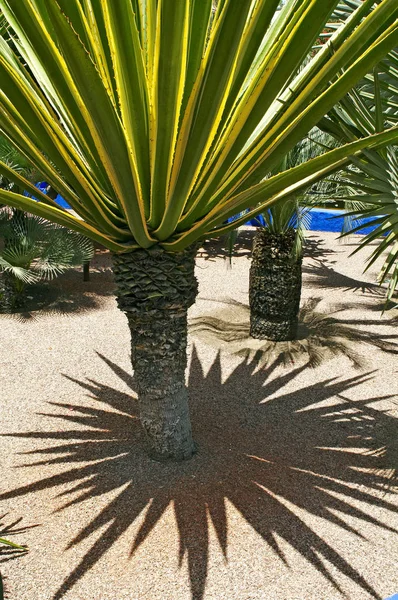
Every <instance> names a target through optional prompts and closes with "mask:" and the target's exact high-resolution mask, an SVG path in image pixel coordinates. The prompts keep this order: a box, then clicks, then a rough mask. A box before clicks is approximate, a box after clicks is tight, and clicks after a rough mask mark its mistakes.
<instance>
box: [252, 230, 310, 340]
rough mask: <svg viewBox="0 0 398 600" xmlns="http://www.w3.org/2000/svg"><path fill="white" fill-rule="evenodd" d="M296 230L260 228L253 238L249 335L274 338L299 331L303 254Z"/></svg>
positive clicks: (262, 338)
mask: <svg viewBox="0 0 398 600" xmlns="http://www.w3.org/2000/svg"><path fill="white" fill-rule="evenodd" d="M295 235H296V234H295V231H294V230H289V231H287V232H286V233H282V234H274V233H271V232H269V231H268V230H267V229H261V230H259V232H258V233H257V235H256V236H255V238H254V242H253V251H252V263H251V268H250V284H249V301H250V335H251V336H252V337H254V338H257V339H260V340H264V339H268V340H272V341H282V340H293V339H295V337H296V335H297V326H298V312H299V307H300V296H301V263H302V255H300V256H295V253H294V244H295Z"/></svg>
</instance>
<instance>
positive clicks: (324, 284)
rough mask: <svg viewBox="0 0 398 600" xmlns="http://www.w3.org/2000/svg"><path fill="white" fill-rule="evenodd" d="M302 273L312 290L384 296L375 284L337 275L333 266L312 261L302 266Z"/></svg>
mask: <svg viewBox="0 0 398 600" xmlns="http://www.w3.org/2000/svg"><path fill="white" fill-rule="evenodd" d="M303 273H304V274H305V275H309V276H310V279H309V284H310V285H311V287H312V288H314V289H331V288H333V289H336V288H339V289H342V290H344V291H353V292H362V293H363V294H367V295H369V296H370V295H371V296H383V295H385V289H383V288H382V287H381V286H380V285H378V284H377V283H370V282H369V281H364V280H360V279H354V278H352V277H349V276H348V275H344V273H339V272H338V271H336V270H335V269H334V268H333V266H331V265H326V264H325V263H324V262H322V261H320V260H318V259H314V263H312V264H308V265H304V266H303Z"/></svg>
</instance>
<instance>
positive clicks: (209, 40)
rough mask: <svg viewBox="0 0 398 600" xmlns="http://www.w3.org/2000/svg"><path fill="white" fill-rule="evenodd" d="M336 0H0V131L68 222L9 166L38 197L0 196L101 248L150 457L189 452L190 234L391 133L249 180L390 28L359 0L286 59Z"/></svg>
mask: <svg viewBox="0 0 398 600" xmlns="http://www.w3.org/2000/svg"><path fill="white" fill-rule="evenodd" d="M337 4H338V2H337V0H287V1H286V2H285V3H284V5H283V8H282V9H281V10H278V5H279V0H240V1H239V2H237V1H236V0H221V1H219V2H218V6H217V9H216V11H215V13H213V8H212V0H185V1H181V2H175V0H118V1H117V2H115V1H114V0H57V1H56V0H17V1H15V0H0V7H1V9H2V11H3V14H4V16H5V18H6V20H7V23H8V25H9V35H11V36H12V40H13V44H14V45H15V47H16V48H17V49H18V52H20V54H21V56H22V57H23V61H24V63H26V67H25V66H24V65H23V64H22V63H21V61H19V60H18V58H17V56H16V54H15V53H14V52H13V51H12V48H11V46H10V45H9V44H8V43H7V42H6V41H4V40H3V39H1V38H0V69H1V71H0V75H1V81H2V92H1V116H0V119H1V121H0V126H1V129H2V131H3V132H4V134H5V135H6V136H7V137H8V139H10V140H11V141H12V142H13V143H14V144H15V145H16V147H17V148H18V149H19V150H20V151H21V152H22V153H23V154H24V155H25V156H26V157H27V158H28V159H29V160H30V161H31V163H32V164H33V165H34V166H35V167H36V168H38V169H39V171H40V172H41V173H42V179H43V180H45V181H47V182H48V183H49V184H50V185H51V186H52V187H53V188H54V189H55V190H57V192H58V193H60V194H61V195H62V196H63V197H64V198H65V200H66V201H67V202H68V203H69V205H70V206H71V207H72V209H73V210H74V211H75V212H76V213H77V215H79V217H80V218H78V217H75V216H73V215H71V214H68V213H66V212H65V211H63V210H62V209H60V208H59V207H58V206H57V205H56V204H55V203H54V202H53V201H52V200H51V199H50V198H49V197H47V196H46V195H45V194H40V193H38V192H37V190H36V188H33V187H32V186H31V184H30V183H29V182H28V181H26V180H24V179H23V178H22V177H20V176H19V175H18V173H16V172H14V171H13V170H12V169H10V168H9V167H8V166H7V165H1V172H2V173H3V174H4V175H5V176H7V177H10V179H13V180H14V181H17V182H18V183H20V184H21V185H22V186H23V187H24V188H25V190H26V191H27V192H29V193H32V194H34V195H35V196H36V197H37V198H38V199H39V202H37V203H36V202H34V201H32V200H31V199H28V198H26V197H25V196H23V195H20V194H16V193H13V192H12V191H7V190H2V191H1V192H0V201H2V202H5V203H7V204H9V205H10V206H14V207H18V208H20V209H23V210H29V211H30V212H32V213H34V214H36V215H38V216H40V217H44V218H47V219H52V220H53V221H54V222H56V223H58V224H60V225H64V226H67V227H69V228H71V229H75V230H76V231H78V232H79V233H83V234H85V235H87V236H88V237H91V238H92V239H94V240H96V241H98V242H100V243H101V244H103V245H105V246H107V247H108V248H109V249H110V250H111V251H112V253H113V263H114V272H115V277H116V282H117V288H118V289H117V298H118V304H119V307H120V308H121V309H122V310H123V311H125V313H126V315H127V318H128V322H129V326H130V329H131V337H132V362H133V366H134V370H135V378H136V382H137V388H138V395H139V403H140V415H141V422H142V425H143V428H144V430H145V432H146V436H147V440H148V443H149V447H150V450H151V453H152V455H154V456H156V457H159V458H168V457H172V458H174V459H183V458H188V457H190V456H191V455H192V453H193V452H194V443H193V440H192V433H191V425H190V420H189V413H188V404H187V391H186V388H185V368H186V337H187V320H186V314H187V309H188V307H189V306H190V304H192V303H193V302H194V300H195V296H196V293H197V284H196V280H195V277H194V256H195V250H196V244H197V242H198V241H199V240H201V239H204V238H205V237H209V236H218V235H220V234H222V233H224V232H227V231H229V230H231V229H232V228H233V227H234V226H235V224H234V225H231V224H225V221H226V219H228V218H229V217H230V216H232V215H234V214H237V213H239V212H240V211H242V210H244V209H245V208H247V207H250V206H254V207H255V208H254V209H253V210H252V211H251V214H253V215H255V214H258V213H259V212H261V211H263V210H264V209H265V208H266V207H268V206H269V205H271V204H272V203H273V202H274V201H276V200H277V199H281V198H284V197H290V196H291V195H292V193H294V192H296V191H297V190H300V189H301V188H303V187H307V186H308V185H310V184H311V182H313V181H316V180H317V179H318V178H319V177H321V176H324V175H325V174H326V173H328V172H330V171H333V170H336V169H337V168H338V167H339V166H341V165H343V164H345V163H346V161H347V157H348V156H349V155H352V154H356V153H358V152H360V151H361V150H362V149H363V148H364V147H366V146H371V147H378V146H379V145H384V144H386V143H391V142H392V141H393V140H395V139H396V138H397V130H393V131H389V132H383V133H381V134H378V135H375V136H374V137H373V138H372V139H369V140H360V141H357V142H355V143H354V144H350V145H349V146H347V147H345V148H343V149H340V148H339V149H337V150H334V151H333V152H330V153H326V154H324V155H323V156H321V157H319V158H317V159H315V160H312V161H308V162H307V163H305V164H302V165H300V166H298V167H296V168H294V169H290V170H289V171H286V172H284V173H281V174H277V175H275V176H273V177H269V178H268V179H266V180H265V181H262V180H263V179H264V177H265V176H266V175H267V174H269V173H270V172H271V171H272V169H273V168H274V167H275V165H277V164H278V163H279V162H280V161H281V159H282V158H283V156H284V155H285V154H286V153H287V152H288V151H289V150H290V149H291V148H292V147H293V146H294V145H295V144H296V143H297V142H298V141H299V140H300V139H302V137H303V136H304V135H305V134H306V133H307V132H308V131H309V130H310V129H311V128H312V127H313V126H314V125H315V124H316V123H317V121H318V120H319V119H320V118H321V117H322V116H323V115H324V114H325V113H326V112H327V111H328V110H329V109H330V108H331V107H332V106H333V105H334V104H335V103H336V101H337V100H338V99H340V98H341V97H342V96H344V94H346V93H347V91H348V90H349V89H350V88H351V87H352V86H353V85H354V83H355V82H356V81H357V80H358V79H360V78H361V77H363V75H364V74H365V73H366V72H367V71H368V69H369V67H370V66H372V65H373V64H376V63H377V62H378V61H380V60H381V59H382V57H383V56H385V54H386V53H387V52H388V51H389V50H390V49H391V48H392V47H393V46H394V45H395V44H396V43H397V42H398V6H397V4H396V0H381V1H380V2H374V1H373V0H365V1H364V2H362V3H361V5H360V6H359V7H358V9H357V10H356V11H355V12H354V13H353V14H352V15H351V17H350V18H349V19H347V21H346V22H345V23H341V26H340V27H339V29H338V30H337V31H336V33H335V34H334V35H333V37H332V40H331V41H330V43H329V44H326V45H325V46H324V47H323V48H322V49H321V50H320V51H319V52H318V53H317V54H316V55H315V56H314V57H313V58H312V60H311V61H310V62H309V63H308V64H307V66H306V67H305V69H304V70H302V71H301V72H300V71H299V67H300V65H301V64H302V62H303V61H304V60H305V59H306V57H307V55H308V53H309V52H310V50H311V48H312V45H313V44H314V40H315V39H317V36H318V35H319V32H320V31H322V30H323V28H324V26H325V23H326V22H327V19H328V17H329V16H330V14H331V13H332V11H333V9H334V8H335V7H336V5H337ZM343 68H344V72H342V69H343ZM250 216H251V215H250ZM245 218H246V217H243V218H242V219H243V220H244V219H245Z"/></svg>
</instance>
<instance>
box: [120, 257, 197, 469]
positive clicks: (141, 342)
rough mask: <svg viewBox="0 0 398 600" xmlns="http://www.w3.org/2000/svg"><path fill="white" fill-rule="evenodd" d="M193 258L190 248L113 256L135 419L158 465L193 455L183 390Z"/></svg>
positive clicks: (194, 286) (194, 287)
mask: <svg viewBox="0 0 398 600" xmlns="http://www.w3.org/2000/svg"><path fill="white" fill-rule="evenodd" d="M195 253H196V246H195V247H194V248H193V247H191V248H188V249H187V250H184V251H183V252H177V253H168V252H165V251H164V250H162V249H161V248H158V247H155V248H154V249H152V248H151V249H149V250H137V251H135V252H130V253H127V254H115V255H114V256H113V264H114V273H115V279H116V283H117V288H118V289H117V301H118V305H119V308H120V309H121V310H122V311H124V312H125V314H126V316H127V319H128V322H129V327H130V332H131V360H132V364H133V369H134V376H135V380H136V383H137V391H138V400H139V407H140V419H141V423H142V427H143V429H144V431H145V435H146V439H147V443H148V447H149V451H150V454H151V456H152V457H154V458H156V459H158V460H166V459H174V460H184V459H187V458H190V457H191V456H192V454H193V453H194V451H195V445H194V442H193V439H192V432H191V422H190V418H189V409H188V391H187V389H186V385H185V370H186V366H187V353H186V348H187V310H188V307H189V306H190V305H191V304H193V302H194V301H195V298H196V294H197V281H196V278H195V275H194V267H195Z"/></svg>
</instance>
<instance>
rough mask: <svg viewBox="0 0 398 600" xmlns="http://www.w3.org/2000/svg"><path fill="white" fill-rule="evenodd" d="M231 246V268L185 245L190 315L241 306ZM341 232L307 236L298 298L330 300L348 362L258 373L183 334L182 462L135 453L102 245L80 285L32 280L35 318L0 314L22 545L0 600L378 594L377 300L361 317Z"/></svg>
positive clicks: (212, 250)
mask: <svg viewBox="0 0 398 600" xmlns="http://www.w3.org/2000/svg"><path fill="white" fill-rule="evenodd" d="M246 237H247V236H246ZM355 239H357V238H355ZM243 242H244V244H243V248H242V249H241V251H240V253H239V256H238V257H236V258H234V259H233V265H232V268H228V267H227V261H225V259H224V257H223V253H222V251H221V250H220V247H219V246H217V245H216V244H212V245H211V246H209V247H207V249H206V250H204V251H202V252H201V253H200V255H199V258H198V261H197V276H198V279H199V282H200V292H199V298H198V301H197V303H196V305H195V306H194V307H192V309H191V316H192V317H195V316H200V315H209V314H213V313H215V312H217V313H218V314H219V313H220V310H221V312H222V310H223V306H224V307H226V308H227V307H228V305H225V304H223V301H225V300H226V299H231V298H232V299H235V300H238V301H240V302H243V303H245V302H247V293H248V273H249V264H250V262H249V250H248V248H249V246H250V240H248V239H243ZM354 243H355V242H354V241H352V240H351V241H349V242H348V244H347V245H341V244H339V243H337V242H336V241H335V234H328V233H325V234H323V233H322V234H316V233H312V232H310V233H309V235H308V244H307V256H306V259H305V264H304V286H303V302H305V300H306V299H308V298H312V297H317V298H320V302H319V304H318V307H317V310H319V311H323V312H324V313H330V312H331V311H333V310H340V312H338V313H337V314H336V315H335V316H336V318H337V319H338V320H339V321H341V322H343V323H345V324H346V326H347V327H350V328H351V330H352V331H354V332H356V333H358V340H357V342H355V341H354V342H353V347H354V349H355V351H356V352H357V353H359V354H360V355H361V357H362V358H363V359H366V360H367V366H366V367H365V369H364V370H362V371H358V370H355V369H354V367H353V366H352V363H351V362H350V360H349V358H348V357H347V356H346V355H345V354H344V353H342V354H341V355H340V356H337V357H334V358H330V357H329V358H328V356H325V357H324V360H323V362H322V364H321V365H320V366H319V367H317V368H316V369H311V368H309V367H308V366H306V364H305V356H304V357H303V358H302V360H299V361H298V362H296V363H294V364H289V365H288V366H287V367H286V366H283V365H282V364H278V362H276V363H274V364H271V365H268V366H267V367H264V368H258V367H256V364H255V363H251V362H250V361H248V360H245V359H243V358H241V357H239V356H234V355H231V354H229V353H228V352H227V351H223V352H221V353H219V352H218V351H217V348H216V347H215V345H213V346H212V345H207V344H205V343H204V342H203V340H201V339H195V338H194V337H191V340H190V348H189V357H190V360H189V368H188V372H187V377H188V379H189V386H190V390H191V391H190V394H191V412H192V422H193V429H194V435H195V439H196V440H197V442H198V445H199V453H198V454H197V455H196V456H195V457H194V458H193V459H192V460H191V461H189V462H187V463H184V464H183V465H163V464H158V463H156V462H153V461H151V460H150V459H149V458H147V457H146V454H145V451H144V449H143V442H142V436H141V432H140V428H139V423H138V420H137V412H136V401H135V394H134V383H133V381H132V371H131V366H130V357H129V332H128V328H127V322H126V319H125V317H124V315H123V314H121V313H120V312H119V311H118V310H117V308H116V303H115V300H114V297H113V295H112V289H113V288H112V277H111V273H110V271H109V263H108V257H107V255H106V254H100V255H98V256H97V258H96V261H95V263H94V264H93V266H92V273H91V281H90V282H89V283H83V282H82V275H81V273H77V272H73V273H68V274H66V275H65V276H63V277H62V278H60V279H59V280H58V281H57V283H56V285H55V288H54V284H53V285H52V286H50V287H49V298H51V304H50V306H49V307H47V311H35V312H32V313H31V314H30V315H25V316H23V318H22V317H19V318H15V317H2V318H1V319H0V340H1V343H0V364H1V372H0V397H1V401H0V426H1V433H2V436H1V437H0V457H1V481H0V501H1V504H0V506H1V508H0V517H1V518H0V522H1V526H0V537H1V533H3V534H4V536H5V535H7V536H8V537H9V538H12V539H13V540H14V541H18V542H20V543H26V544H28V545H29V547H30V551H29V552H28V553H27V554H25V555H23V556H21V555H17V553H15V552H13V551H10V550H3V551H2V553H1V554H0V568H1V572H2V574H3V578H4V584H5V588H6V597H7V598H8V599H9V600H59V599H61V598H63V599H65V600H190V599H192V600H219V599H228V600H340V599H343V598H345V599H349V600H367V599H371V598H378V599H384V598H386V597H388V596H391V595H392V594H394V593H398V536H397V531H398V494H397V491H398V489H397V488H396V487H394V486H393V485H392V484H391V480H390V479H389V475H390V474H391V470H392V469H393V468H394V467H396V466H397V464H398V434H397V416H398V400H397V397H398V377H397V372H398V361H397V352H398V347H397V344H396V342H397V338H396V321H395V324H394V316H395V318H396V316H397V311H396V310H395V311H394V310H392V311H388V312H386V313H385V314H384V316H383V318H380V307H381V306H382V302H383V300H382V296H381V295H380V290H379V289H378V287H377V286H376V285H375V284H374V283H373V282H374V279H375V273H376V270H375V269H373V270H371V272H370V273H367V274H366V275H363V274H362V267H363V258H364V254H361V255H359V256H358V255H357V256H356V257H355V258H351V259H348V254H349V253H350V251H351V250H352V249H353V247H354V245H353V244H354ZM60 290H61V292H62V298H61V299H60V298H59V297H57V293H59V291H60ZM73 290H74V292H73ZM50 292H51V293H50ZM72 292H73V293H72ZM78 292H79V294H78V295H77V293H78ZM394 313H395V314H394ZM29 317H30V318H29ZM361 340H362V341H361ZM383 348H384V349H383Z"/></svg>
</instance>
